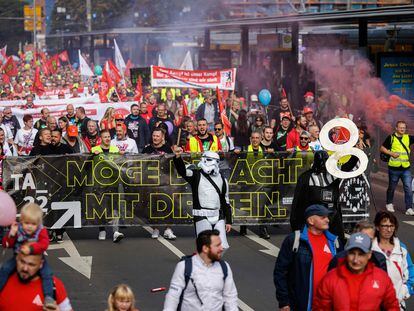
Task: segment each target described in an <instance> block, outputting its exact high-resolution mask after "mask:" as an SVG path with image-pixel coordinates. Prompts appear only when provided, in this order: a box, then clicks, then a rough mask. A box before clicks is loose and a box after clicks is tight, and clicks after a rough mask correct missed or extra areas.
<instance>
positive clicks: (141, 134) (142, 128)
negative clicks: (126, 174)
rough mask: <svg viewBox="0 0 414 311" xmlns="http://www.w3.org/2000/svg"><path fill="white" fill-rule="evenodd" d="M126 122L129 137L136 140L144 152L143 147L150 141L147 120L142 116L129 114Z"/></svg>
mask: <svg viewBox="0 0 414 311" xmlns="http://www.w3.org/2000/svg"><path fill="white" fill-rule="evenodd" d="M124 122H125V125H126V127H127V133H128V137H129V138H132V139H133V140H135V142H136V143H137V147H138V150H139V152H142V149H144V147H145V146H146V145H147V144H149V142H150V131H149V128H148V125H147V122H145V120H144V118H143V117H141V116H132V115H129V116H127V117H126V118H125V121H124Z"/></svg>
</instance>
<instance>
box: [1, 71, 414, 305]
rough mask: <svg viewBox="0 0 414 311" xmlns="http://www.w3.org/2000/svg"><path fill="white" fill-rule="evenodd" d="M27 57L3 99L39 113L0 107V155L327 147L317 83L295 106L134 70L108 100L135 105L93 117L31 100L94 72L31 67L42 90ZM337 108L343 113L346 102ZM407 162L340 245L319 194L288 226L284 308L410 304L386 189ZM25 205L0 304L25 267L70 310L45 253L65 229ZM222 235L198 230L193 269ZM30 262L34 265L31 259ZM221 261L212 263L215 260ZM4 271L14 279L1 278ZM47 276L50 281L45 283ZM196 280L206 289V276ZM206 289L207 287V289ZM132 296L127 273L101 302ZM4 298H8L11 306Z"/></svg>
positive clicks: (58, 92) (214, 254) (92, 83)
mask: <svg viewBox="0 0 414 311" xmlns="http://www.w3.org/2000/svg"><path fill="white" fill-rule="evenodd" d="M26 65H27V64H26ZM26 65H23V64H19V67H18V73H17V74H16V75H15V76H12V77H5V75H3V76H1V75H0V100H3V101H5V100H8V101H10V100H23V101H24V105H23V106H22V108H23V109H28V108H36V109H38V110H39V113H40V115H41V117H40V119H38V120H37V121H36V122H34V119H33V116H32V115H31V114H26V115H24V116H23V118H22V120H18V119H17V118H16V116H15V115H13V111H12V109H11V108H10V107H7V106H6V107H4V108H2V109H1V111H0V155H1V159H3V158H4V157H7V156H38V155H68V154H81V153H89V154H101V153H111V154H121V155H122V154H126V153H128V154H138V153H142V154H158V155H162V154H168V153H172V147H173V146H179V147H182V148H183V149H184V150H185V151H187V152H203V151H206V150H211V151H217V152H234V153H235V154H247V155H249V154H251V155H253V156H257V155H261V154H262V155H265V154H274V153H278V152H284V153H286V154H296V155H298V156H302V157H304V158H305V157H306V155H308V154H312V153H313V152H315V151H319V150H321V149H322V145H321V143H320V141H319V131H320V129H321V128H322V126H323V124H324V123H323V122H324V121H326V119H324V120H322V119H320V116H321V115H323V113H322V111H320V109H319V108H318V107H319V106H318V103H317V102H315V96H314V94H313V93H312V92H306V94H305V95H304V100H303V103H298V104H296V105H295V107H292V105H291V104H290V103H289V99H288V97H286V96H281V97H280V100H279V105H278V106H277V107H275V109H272V110H270V109H267V108H266V107H265V106H264V105H262V104H261V103H260V102H259V100H258V96H257V95H256V94H252V95H251V96H250V97H249V98H248V99H244V98H241V97H237V96H236V95H235V94H233V93H228V92H221V91H220V92H219V93H217V92H218V91H215V90H210V89H202V90H196V89H185V88H182V89H159V88H151V87H150V86H143V87H142V88H141V87H133V86H132V83H131V82H130V80H129V79H128V78H125V79H124V80H123V82H119V83H118V84H117V85H116V87H115V89H114V90H113V91H112V93H111V94H109V96H108V97H106V99H107V101H110V102H118V101H121V102H133V103H132V104H130V113H129V114H128V115H123V114H122V113H120V112H118V111H117V110H116V109H114V108H112V107H109V108H108V109H107V110H106V111H105V114H104V116H103V118H102V119H101V120H94V119H91V118H90V116H88V115H87V113H86V109H85V107H84V106H77V107H74V105H72V104H68V105H66V111H65V113H63V114H62V115H60V116H52V115H51V113H50V111H49V109H48V108H47V107H46V106H45V107H36V106H35V103H34V99H36V98H42V99H47V98H55V96H56V98H57V99H58V100H64V99H68V98H79V97H82V96H83V97H87V96H94V95H98V94H99V93H100V92H101V91H102V90H101V87H102V86H101V82H100V80H99V79H98V78H95V77H94V78H90V79H88V80H87V81H84V80H82V78H81V76H80V74H79V71H77V70H75V69H73V68H72V67H71V66H70V65H61V66H59V67H57V69H56V72H55V73H54V74H51V75H46V74H43V75H41V76H39V77H38V78H40V81H41V85H42V88H43V89H42V92H41V93H42V94H41V95H40V93H39V92H38V91H39V89H38V87H39V85H35V84H36V83H38V82H36V83H35V81H34V80H35V78H34V77H35V75H36V69H35V68H34V67H32V66H26ZM101 98H102V97H101ZM221 100H222V101H223V102H224V106H225V107H224V108H225V110H224V111H223V112H220V104H221V103H220V101H221ZM104 101H106V100H104ZM97 105H99V104H97ZM0 106H1V102H0ZM224 115H225V118H223V116H224ZM337 116H339V117H349V115H348V114H347V113H346V112H343V113H341V114H340V115H337ZM333 117H335V116H334V115H332V116H331V118H333ZM226 120H228V123H227V122H226ZM401 124H403V125H405V129H406V124H405V123H404V122H402V123H397V128H398V126H401ZM358 126H359V138H358V142H357V144H356V147H357V148H359V149H361V150H363V151H364V152H365V153H366V154H367V155H368V157H369V160H370V165H369V166H368V170H367V172H366V175H369V173H370V172H371V170H372V169H373V168H374V167H375V164H376V163H375V161H376V160H375V156H374V154H375V152H374V148H375V142H374V141H373V140H372V138H371V137H370V135H369V133H368V130H367V127H366V126H365V125H364V124H358ZM405 129H404V131H403V130H401V132H398V129H397V134H398V133H399V134H401V135H400V136H401V137H402V138H404V137H405V136H404V135H406V134H405ZM400 136H398V137H400ZM331 139H332V140H333V141H336V142H341V141H346V140H347V139H349V137H347V133H346V132H343V131H341V129H340V128H338V129H335V130H334V131H333V132H332V135H331ZM413 142H414V139H413V138H412V137H411V136H409V137H408V144H409V145H411V144H412V143H413ZM396 143H397V142H396V141H394V142H393V141H392V139H391V138H390V141H388V140H387V141H386V142H385V143H384V145H383V148H384V150H383V152H384V153H389V155H390V156H391V157H392V158H394V159H396V158H398V156H399V155H401V152H404V149H402V150H400V151H401V152H400V153H399V154H398V155H396V153H395V151H394V149H393V148H396V147H395V145H393V144H396ZM403 143H404V142H403ZM393 146H394V147H393ZM408 153H409V152H407V154H408ZM248 160H249V158H248ZM389 165H390V164H389ZM407 168H409V165H408V166H406V165H405V164H404V166H403V167H402V170H399V169H398V168H395V166H394V167H393V168H392V169H394V170H396V171H398V172H395V173H394V175H395V178H394V179H396V181H395V180H393V181H392V184H390V188H392V189H389V193H388V196H387V210H388V211H386V212H380V213H378V214H377V216H376V218H375V223H374V224H370V223H368V222H365V223H360V224H359V225H358V226H357V229H356V231H357V233H355V234H353V235H351V237H350V239H349V241H348V243H347V245H346V246H345V248H344V245H341V243H338V241H337V237H336V236H334V235H333V234H331V233H330V232H329V218H328V213H329V211H327V209H326V208H324V207H323V206H321V205H312V206H310V207H308V208H307V209H306V211H305V215H304V218H305V220H306V225H305V227H303V228H302V230H301V231H300V234H296V233H295V232H294V233H292V234H290V235H289V236H288V237H286V239H285V241H284V242H283V244H282V247H281V251H280V253H279V256H278V258H277V262H276V266H275V271H274V281H275V286H276V296H277V301H278V303H279V308H280V309H281V310H309V309H310V308H312V306H313V308H314V310H343V309H346V310H360V309H361V306H360V303H361V301H362V298H361V297H364V298H363V300H364V301H366V302H369V304H370V306H369V307H365V309H369V310H377V309H379V308H380V306H383V307H384V308H385V309H386V310H400V307H401V308H404V307H405V300H406V299H408V297H409V296H410V295H411V294H413V293H414V266H413V263H412V261H411V258H410V255H409V253H408V251H407V248H406V246H405V245H404V244H403V243H402V242H401V241H400V240H399V239H398V238H397V236H396V233H397V229H398V221H397V218H396V217H395V216H394V215H393V214H392V212H394V210H393V206H392V198H393V193H394V190H395V185H396V183H398V180H399V178H404V176H403V173H406V170H407ZM401 172H403V173H401ZM403 181H404V180H403ZM391 186H392V187H391ZM404 186H407V187H408V179H407V180H405V181H404ZM404 190H407V191H406V195H407V193H408V192H411V201H410V202H409V199H410V197H408V198H407V197H406V203H407V209H406V210H407V211H406V213H407V215H414V212H413V210H412V189H411V188H410V189H408V188H407V189H404ZM391 192H392V193H391ZM389 204H391V205H389ZM26 209H27V211H28V212H27V213H28V215H27V216H28V217H26V216H25V213H24V212H25V211H24V210H22V216H21V218H20V224H17V223H16V224H14V225H13V226H12V228H11V230H10V231H8V233H7V235H6V236H5V238H4V240H3V246H4V247H11V248H14V250H15V255H14V257H13V259H11V261H10V262H9V264H8V265H6V268H7V269H2V273H1V275H0V301H1V302H0V309H1V310H3V309H2V307H1V306H2V304H3V305H4V304H5V303H7V304H8V303H10V306H12V302H11V300H10V299H11V298H10V297H14V296H13V295H14V294H13V292H18V291H22V292H27V289H26V291H25V288H24V287H22V286H23V285H22V284H20V283H19V278H20V279H28V280H30V284H32V285H33V286H32V290H31V291H30V292H29V293H30V294H33V293H37V292H43V293H44V296H45V299H44V302H40V303H44V305H45V307H46V308H48V305H50V310H53V307H54V305H55V304H57V305H58V306H59V308H60V310H71V309H72V307H71V305H70V302H69V299H68V298H67V294H66V291H65V289H64V286H63V284H62V283H61V281H59V279H57V278H55V277H52V276H51V272H50V270H49V268H48V266H47V264H45V263H46V261H45V259H44V256H43V252H44V251H45V250H46V249H47V247H48V244H49V241H57V242H62V239H63V231H62V230H55V231H51V232H49V239H48V238H47V233H46V240H45V239H44V238H45V236H44V235H45V233H44V229H43V228H42V226H41V217H40V221H39V211H38V210H36V207H33V206H32V205H30V206H29V207H27V208H26ZM40 213H41V210H40ZM99 230H100V232H99V240H105V238H106V232H105V228H100V229H99ZM213 231H214V230H213ZM240 233H241V234H245V233H246V229H245V228H241V230H240ZM158 236H159V230H158V229H154V230H153V234H152V237H153V238H158ZM163 236H164V237H165V238H166V239H175V238H176V236H175V234H174V232H173V231H172V229H171V228H167V229H166V230H165V232H164V234H163ZM260 236H261V237H262V238H265V239H268V238H269V237H270V236H269V234H268V232H267V229H266V227H265V226H261V233H260ZM122 238H123V234H122V233H120V232H119V231H118V227H117V226H115V228H114V233H113V241H114V242H118V241H120V240H121V239H122ZM217 239H219V237H218V236H217V234H216V233H214V232H212V233H210V234H209V235H208V236H206V237H204V240H202V241H199V240H197V243H200V245H199V244H197V251H198V255H195V256H198V257H197V259H194V261H193V262H194V264H198V265H199V266H198V268H197V269H199V270H200V271H201V270H202V267H201V266H202V265H200V262H201V263H202V262H204V263H205V264H207V265H209V264H212V263H214V261H215V260H217V261H219V260H220V259H221V254H222V246H221V244H220V241H219V240H217ZM16 241H17V242H16ZM27 241H30V242H33V241H34V243H35V246H33V245H34V244H33V243H32V244H30V245H29V244H28V242H27ZM213 244H214V248H213ZM197 260H198V261H199V262H198V263H197ZM183 265H184V264H181V265H180V266H177V269H179V271H180V273H183V269H184V266H183ZM27 266H30V267H31V269H30V270H27ZM229 268H230V266H228V268H226V269H229ZM221 269H222V267H220V266H217V270H218V271H221ZM328 270H331V271H329V272H328ZM384 270H385V271H384ZM39 271H40V273H38V272H39ZM229 273H231V270H230V269H229ZM34 275H36V277H33V276H34ZM175 277H176V275H175ZM212 277H214V276H212ZM9 278H10V279H12V281H8V282H7V280H8V279H9ZM40 279H41V280H40ZM173 280H174V278H173ZM6 282H7V283H6ZM180 282H181V283H179V285H177V284H175V283H174V282H172V284H173V283H174V284H175V285H174V286H175V287H176V288H177V286H178V288H179V289H178V291H177V292H172V291H171V288H170V292H169V294H168V295H167V300H166V303H165V307H164V310H176V307H177V304H178V303H180V299H182V297H181V298H180V295H181V293H182V292H184V291H186V288H187V284H185V287H184V283H182V280H181V281H180ZM52 283H53V284H54V285H55V292H52V291H51V290H50V288H51V287H53V284H52ZM222 283H223V284H221V285H219V286H225V288H226V292H227V293H228V294H226V295H224V297H223V293H224V291H223V290H222V291H217V297H218V298H217V297H215V298H214V299H212V298H211V297H209V298H208V299H207V301H209V302H208V303H212V304H217V303H218V304H221V305H225V306H226V310H227V309H228V310H233V309H234V310H236V308H237V299H235V298H237V290H236V287H235V285H234V281H233V279H232V278H228V279H227V281H224V282H222ZM25 284H26V285H27V283H25ZM1 287H4V288H3V289H2V288H1ZM194 287H195V286H194ZM172 288H173V287H172ZM192 288H193V287H192ZM200 289H201V290H207V289H206V288H204V287H203V286H201V288H200ZM192 290H193V289H190V291H192ZM195 291H196V292H197V289H195ZM345 292H347V293H348V295H345V294H344V293H345ZM201 295H202V296H203V297H206V296H205V295H207V296H208V293H207V294H206V293H201ZM220 295H221V296H220ZM193 296H194V295H193ZM193 296H191V297H192V298H189V300H187V301H186V300H185V299H184V303H188V304H189V306H197V305H198V304H199V303H200V301H199V300H200V297H198V299H197V297H195V296H194V297H193ZM196 296H198V293H197V295H196ZM5 297H7V299H5ZM28 297H29V295H28ZM220 297H221V298H220ZM216 298H217V299H216ZM191 299H193V300H191ZM134 304H135V298H134V295H133V293H132V291H131V289H130V288H129V287H128V286H126V285H119V286H117V287H115V288H114V289H113V291H112V292H111V293H110V296H109V298H108V310H137V309H135V307H134ZM191 308H192V307H189V309H188V310H190V309H191ZM184 309H185V308H184ZM184 309H183V310H184ZM4 310H11V309H10V308H9V306H8V307H7V308H6V307H5V308H4Z"/></svg>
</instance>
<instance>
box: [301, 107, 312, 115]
mask: <svg viewBox="0 0 414 311" xmlns="http://www.w3.org/2000/svg"><path fill="white" fill-rule="evenodd" d="M307 113H313V110H312V108H311V107H305V108H303V114H307Z"/></svg>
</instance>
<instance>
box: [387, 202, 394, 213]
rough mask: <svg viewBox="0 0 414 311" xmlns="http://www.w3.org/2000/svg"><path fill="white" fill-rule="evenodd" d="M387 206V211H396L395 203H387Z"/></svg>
mask: <svg viewBox="0 0 414 311" xmlns="http://www.w3.org/2000/svg"><path fill="white" fill-rule="evenodd" d="M385 208H386V209H387V211H389V212H391V213H394V212H395V209H394V204H392V203H390V204H385Z"/></svg>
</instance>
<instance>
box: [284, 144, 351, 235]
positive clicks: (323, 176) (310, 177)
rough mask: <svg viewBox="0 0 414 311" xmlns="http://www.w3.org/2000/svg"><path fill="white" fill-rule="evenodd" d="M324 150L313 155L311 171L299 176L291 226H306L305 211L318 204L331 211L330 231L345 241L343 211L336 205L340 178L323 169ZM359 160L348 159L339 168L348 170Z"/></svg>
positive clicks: (325, 159)
mask: <svg viewBox="0 0 414 311" xmlns="http://www.w3.org/2000/svg"><path fill="white" fill-rule="evenodd" d="M328 157H329V155H328V153H327V152H326V151H323V150H322V151H317V152H315V156H314V160H313V164H312V168H310V169H309V170H307V171H305V172H304V173H302V174H301V175H300V176H299V178H298V181H297V183H296V188H295V194H294V196H293V202H292V209H291V212H290V226H291V228H292V231H295V230H301V229H302V227H303V226H304V225H305V217H304V214H305V209H306V208H307V207H308V206H310V205H312V204H320V205H323V206H325V207H326V208H328V209H329V210H330V211H331V215H330V224H331V225H330V231H331V232H332V233H333V234H335V235H336V236H338V238H339V240H340V241H341V242H345V234H344V227H343V223H342V212H341V208H340V206H339V184H340V181H341V180H340V179H338V178H335V177H334V176H332V175H331V174H329V173H328V171H327V170H326V166H325V164H326V161H327V160H328ZM357 161H358V159H357V158H356V157H351V159H350V160H349V161H348V162H347V163H345V164H343V165H342V167H341V170H342V171H351V170H352V169H353V168H354V166H355V165H356V163H357Z"/></svg>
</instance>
